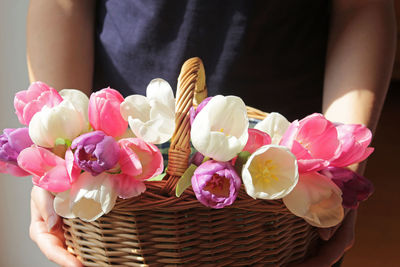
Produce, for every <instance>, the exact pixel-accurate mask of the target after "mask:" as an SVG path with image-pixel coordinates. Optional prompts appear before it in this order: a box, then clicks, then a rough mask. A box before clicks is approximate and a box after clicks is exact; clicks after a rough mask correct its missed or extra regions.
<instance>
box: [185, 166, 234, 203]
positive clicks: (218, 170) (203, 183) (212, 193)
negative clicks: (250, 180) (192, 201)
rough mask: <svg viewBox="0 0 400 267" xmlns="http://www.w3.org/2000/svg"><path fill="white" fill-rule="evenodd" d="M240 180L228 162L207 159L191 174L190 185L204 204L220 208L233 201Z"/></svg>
mask: <svg viewBox="0 0 400 267" xmlns="http://www.w3.org/2000/svg"><path fill="white" fill-rule="evenodd" d="M241 184H242V181H241V179H240V177H239V176H238V175H237V173H236V171H235V169H234V168H233V167H232V165H231V164H230V163H229V162H218V161H214V160H209V161H206V162H204V163H203V164H201V165H200V166H199V167H198V168H197V169H196V171H195V172H194V174H193V177H192V187H193V191H194V193H195V194H196V197H197V199H198V200H199V201H200V202H201V203H202V204H203V205H205V206H207V207H210V208H214V209H221V208H223V207H225V206H229V205H232V203H233V202H234V201H235V199H236V197H237V195H238V193H239V189H240V185H241Z"/></svg>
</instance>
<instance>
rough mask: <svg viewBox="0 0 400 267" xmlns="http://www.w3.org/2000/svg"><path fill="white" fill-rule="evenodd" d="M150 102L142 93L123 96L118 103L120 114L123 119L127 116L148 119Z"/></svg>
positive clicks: (141, 119)
mask: <svg viewBox="0 0 400 267" xmlns="http://www.w3.org/2000/svg"><path fill="white" fill-rule="evenodd" d="M150 108H151V107H150V104H149V101H148V99H147V98H146V97H145V96H142V95H131V96H128V97H127V98H125V100H124V102H122V103H121V105H120V110H121V115H122V117H123V118H124V120H126V121H127V120H128V117H129V116H131V117H132V118H135V119H138V120H140V121H142V122H146V121H148V120H149V119H150Z"/></svg>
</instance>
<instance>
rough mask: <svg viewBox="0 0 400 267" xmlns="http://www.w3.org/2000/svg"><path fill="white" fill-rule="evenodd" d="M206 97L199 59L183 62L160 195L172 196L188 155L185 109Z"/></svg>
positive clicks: (202, 68) (188, 129)
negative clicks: (165, 174)
mask: <svg viewBox="0 0 400 267" xmlns="http://www.w3.org/2000/svg"><path fill="white" fill-rule="evenodd" d="M206 97H207V87H206V83H205V71H204V66H203V62H202V61H201V59H200V58H198V57H194V58H190V59H188V60H186V61H185V63H184V64H183V66H182V69H181V72H180V74H179V77H178V86H177V92H176V107H175V131H174V134H173V136H172V138H171V145H170V148H169V151H168V168H167V174H168V176H167V181H166V183H165V185H164V187H163V189H162V192H163V193H167V194H169V195H172V194H174V192H175V187H176V184H177V182H178V180H179V178H180V177H181V176H182V175H183V173H184V172H185V171H186V169H187V167H188V161H189V156H190V118H189V110H190V108H191V107H192V106H193V105H195V106H197V105H198V104H199V103H200V102H201V101H202V100H203V99H204V98H206Z"/></svg>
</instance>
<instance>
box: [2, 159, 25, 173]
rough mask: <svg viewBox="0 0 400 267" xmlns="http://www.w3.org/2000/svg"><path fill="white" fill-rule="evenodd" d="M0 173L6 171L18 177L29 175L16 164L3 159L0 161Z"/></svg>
mask: <svg viewBox="0 0 400 267" xmlns="http://www.w3.org/2000/svg"><path fill="white" fill-rule="evenodd" d="M0 173H8V174H11V175H13V176H18V177H22V176H29V175H31V174H30V173H28V172H26V171H24V170H23V169H21V168H20V167H19V166H18V165H15V164H12V163H10V162H3V161H0Z"/></svg>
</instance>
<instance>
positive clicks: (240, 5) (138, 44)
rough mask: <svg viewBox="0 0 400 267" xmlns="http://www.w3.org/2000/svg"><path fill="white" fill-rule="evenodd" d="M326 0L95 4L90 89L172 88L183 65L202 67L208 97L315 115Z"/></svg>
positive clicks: (125, 91)
mask: <svg viewBox="0 0 400 267" xmlns="http://www.w3.org/2000/svg"><path fill="white" fill-rule="evenodd" d="M329 13H330V1H321V0H305V1H296V0H292V1H281V0H265V1H251V0H237V1H231V0H225V1H221V0H219V1H216V0H188V1H167V0H108V1H98V6H97V25H96V56H95V75H94V89H96V90H97V89H101V88H103V87H106V86H111V87H112V88H115V89H117V90H119V91H120V92H121V93H122V94H123V95H125V96H127V95H130V94H143V95H144V94H145V91H146V87H147V84H148V83H149V82H150V80H151V79H153V78H157V77H160V78H163V79H165V80H167V81H168V82H169V83H170V84H171V86H172V87H173V88H174V87H176V79H177V77H178V75H179V71H180V68H181V66H182V64H183V62H184V61H185V60H186V59H188V58H190V57H194V56H198V57H200V58H201V59H202V60H203V62H204V65H205V69H206V77H207V80H206V81H207V88H208V91H209V95H216V94H223V95H237V96H240V97H242V98H243V100H244V101H245V103H246V104H247V105H250V106H253V107H256V108H259V109H262V110H264V111H267V112H270V111H278V112H281V113H282V114H283V115H286V116H287V117H288V118H289V119H294V118H295V117H298V118H299V117H302V116H304V115H306V114H309V113H312V112H320V110H321V99H322V86H323V75H324V65H325V53H326V44H327V34H328V26H329V25H328V22H329Z"/></svg>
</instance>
